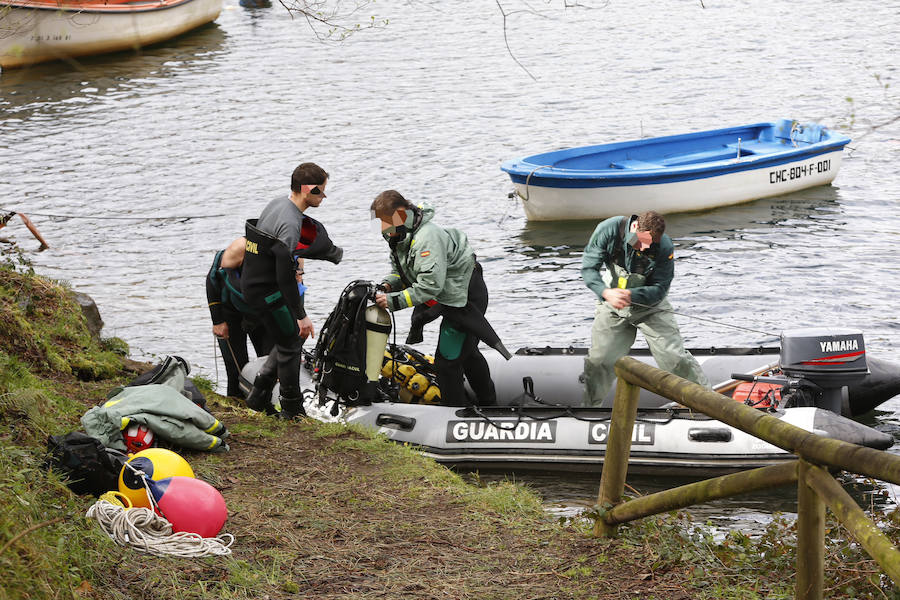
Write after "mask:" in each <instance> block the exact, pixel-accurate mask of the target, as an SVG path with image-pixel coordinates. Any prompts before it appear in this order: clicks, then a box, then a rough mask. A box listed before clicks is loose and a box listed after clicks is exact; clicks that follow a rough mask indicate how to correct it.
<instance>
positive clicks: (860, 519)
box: [594, 356, 900, 600]
mask: <svg viewBox="0 0 900 600" xmlns="http://www.w3.org/2000/svg"><path fill="white" fill-rule="evenodd" d="M616 375H618V377H619V380H618V384H617V387H616V397H615V402H614V404H613V410H612V419H611V421H610V427H609V437H608V438H607V444H606V457H605V459H604V463H603V471H602V473H601V476H600V493H599V496H598V499H597V503H598V505H599V506H600V507H601V508H602V509H607V508H608V510H603V511H602V512H601V514H602V515H603V516H602V518H600V519H597V521H596V523H595V526H594V533H595V535H598V536H612V535H615V531H616V526H617V525H619V524H621V523H626V522H628V521H633V520H635V519H640V518H643V517H647V516H650V515H654V514H659V513H662V512H667V511H670V510H674V509H678V508H685V507H687V506H691V505H693V504H700V503H703V502H709V501H710V500H715V499H719V498H727V497H729V496H734V495H737V494H744V493H747V492H754V491H759V490H763V489H768V488H773V487H779V486H783V485H788V484H793V483H796V484H797V546H798V548H797V580H796V586H795V597H796V598H798V599H802V600H812V599H820V598H822V594H823V581H824V561H825V507H826V506H827V507H828V508H830V509H831V511H832V513H833V514H834V515H835V517H836V518H837V519H838V520H839V521H840V522H841V524H843V525H844V527H846V528H847V530H848V531H849V532H850V533H851V535H853V536H854V537H855V538H856V539H857V541H858V542H859V543H860V545H861V546H862V547H863V548H864V549H865V550H866V552H868V553H869V555H870V556H871V557H872V558H874V559H875V561H876V562H878V564H879V565H880V566H881V568H882V569H884V571H885V573H886V574H887V575H888V576H889V577H890V578H891V579H892V580H893V581H894V583H895V584H896V583H900V550H898V549H897V548H896V547H895V546H894V545H893V544H892V543H891V541H890V540H889V539H888V537H887V536H886V535H884V533H882V532H881V531H880V530H879V529H878V527H877V526H876V525H875V523H873V522H872V521H871V519H869V518H868V517H866V515H865V513H864V512H863V511H862V510H861V509H860V508H859V506H858V505H857V504H856V502H855V501H854V500H853V499H852V498H851V497H850V495H849V494H847V492H846V491H844V489H843V488H842V487H841V485H840V484H839V483H838V482H837V481H835V479H834V477H832V476H831V475H830V474H829V472H828V471H827V470H826V468H823V467H827V468H832V469H834V468H838V469H843V470H845V471H849V472H851V473H856V474H859V475H867V476H869V477H872V478H875V479H880V480H882V481H889V482H891V483H894V484H897V485H900V456H895V455H893V454H888V453H887V452H883V451H880V450H874V449H872V448H865V447H863V446H857V445H856V444H851V443H848V442H843V441H840V440H835V439H831V438H823V437H821V436H818V435H816V434H814V433H810V432H808V431H805V430H803V429H801V428H799V427H796V426H794V425H791V424H789V423H785V422H784V421H782V420H780V419H776V418H775V417H773V416H771V415H768V414H766V413H765V412H763V411H760V410H757V409H754V408H750V407H749V406H746V405H744V404H742V403H740V402H735V401H734V400H731V399H730V398H726V397H724V396H722V395H721V394H718V393H716V392H713V391H711V390H709V389H707V388H704V387H702V386H699V385H696V384H694V383H691V382H689V381H686V380H684V379H681V378H680V377H677V376H675V375H672V374H671V373H667V372H665V371H661V370H659V369H657V368H655V367H652V366H650V365H647V364H645V363H642V362H640V361H638V360H636V359H634V358H631V357H629V356H626V357H624V358H622V359H620V360H619V361H618V362H617V363H616ZM640 388H644V389H646V390H649V391H651V392H654V393H656V394H659V395H660V396H664V397H666V398H669V399H670V400H674V401H675V402H678V403H679V404H682V405H684V406H687V407H688V408H690V409H692V410H696V411H698V412H702V413H703V414H705V415H707V416H710V417H712V418H714V419H716V420H718V421H721V422H723V423H726V424H727V425H731V426H732V427H735V428H737V429H740V430H741V431H744V432H746V433H749V434H750V435H753V436H756V437H758V438H760V439H762V440H764V441H766V442H769V443H770V444H772V445H774V446H778V447H779V448H781V449H783V450H786V451H788V452H791V453H793V454H795V455H796V456H797V457H798V460H788V461H785V462H783V463H779V464H776V465H772V466H769V467H762V468H759V469H752V470H749V471H744V472H741V473H733V474H731V475H724V476H722V477H717V478H714V479H708V480H705V481H700V482H696V483H692V484H689V485H684V486H681V487H677V488H674V489H671V490H666V491H663V492H657V493H655V494H651V495H649V496H643V497H641V498H637V499H634V500H630V501H628V502H624V503H623V502H622V494H623V492H624V490H625V477H626V475H627V472H628V457H629V454H630V453H631V437H632V430H633V428H634V422H635V419H636V418H637V404H638V394H639V392H640Z"/></svg>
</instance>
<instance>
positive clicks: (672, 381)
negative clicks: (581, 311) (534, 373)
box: [616, 356, 900, 485]
mask: <svg viewBox="0 0 900 600" xmlns="http://www.w3.org/2000/svg"><path fill="white" fill-rule="evenodd" d="M616 373H618V374H619V379H622V378H623V377H625V378H627V379H628V381H630V382H631V383H633V384H635V385H637V386H639V387H642V388H644V389H645V390H650V391H651V392H654V393H656V394H659V395H660V396H664V397H666V398H669V399H671V400H674V401H676V402H678V403H679V404H682V405H684V406H687V407H689V408H691V409H693V410H696V411H698V412H702V413H703V414H705V415H708V416H710V417H712V418H714V419H716V420H718V421H722V422H723V423H725V424H727V425H731V426H732V427H737V428H738V429H740V430H741V431H745V432H747V433H749V434H750V435H753V436H756V437H758V438H760V439H762V440H765V441H767V442H769V443H770V444H773V445H775V446H778V447H779V448H782V449H784V450H787V451H788V452H793V453H794V454H797V455H798V456H800V457H801V458H805V459H807V460H808V461H810V462H812V463H815V464H820V465H830V466H834V467H840V468H841V469H844V470H845V471H850V472H851V473H858V474H860V475H868V476H869V477H874V478H875V479H881V480H882V481H889V482H891V483H895V484H897V485H900V457H898V456H896V455H894V454H890V453H888V452H884V451H882V450H875V449H874V448H865V447H863V446H857V445H856V444H851V443H849V442H842V441H841V440H836V439H832V438H825V437H821V436H818V435H816V434H814V433H811V432H809V431H805V430H803V429H801V428H799V427H796V426H794V425H791V424H790V423H785V422H784V421H782V420H781V419H776V418H775V417H773V416H771V415H767V414H766V413H764V412H763V411H761V410H758V409H755V408H750V407H749V406H746V405H745V404H744V403H742V402H735V401H733V400H729V399H727V398H725V397H723V396H722V395H721V394H717V393H716V392H713V391H712V390H708V389H706V388H704V387H703V386H700V385H697V384H696V383H691V382H690V381H687V380H686V379H682V378H680V377H678V376H676V375H672V374H671V373H667V372H665V371H661V370H659V369H657V368H656V367H653V366H651V365H648V364H645V363H642V362H641V361H639V360H637V359H636V358H632V357H630V356H625V357H623V358H620V359H619V360H618V361H617V362H616Z"/></svg>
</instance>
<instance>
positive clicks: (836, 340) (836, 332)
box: [781, 328, 869, 414]
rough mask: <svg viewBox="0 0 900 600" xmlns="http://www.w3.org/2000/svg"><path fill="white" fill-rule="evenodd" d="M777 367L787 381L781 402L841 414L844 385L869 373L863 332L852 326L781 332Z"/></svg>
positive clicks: (844, 404) (845, 396) (845, 404)
mask: <svg viewBox="0 0 900 600" xmlns="http://www.w3.org/2000/svg"><path fill="white" fill-rule="evenodd" d="M781 370H782V372H783V373H784V375H785V376H786V377H787V378H788V379H789V380H795V381H790V382H789V385H788V386H787V389H785V392H786V394H783V396H782V398H783V400H784V401H785V406H815V407H818V408H824V409H826V410H830V411H832V412H835V413H837V414H841V412H842V408H843V407H848V408H847V410H846V411H844V412H846V413H847V414H849V413H850V411H849V396H848V393H847V387H848V386H850V385H853V384H855V383H857V382H859V381H861V380H862V379H863V378H864V377H865V376H866V375H868V374H869V368H868V365H867V363H866V346H865V342H864V341H863V334H862V332H861V331H858V330H856V329H825V328H811V329H795V330H792V331H785V332H782V334H781Z"/></svg>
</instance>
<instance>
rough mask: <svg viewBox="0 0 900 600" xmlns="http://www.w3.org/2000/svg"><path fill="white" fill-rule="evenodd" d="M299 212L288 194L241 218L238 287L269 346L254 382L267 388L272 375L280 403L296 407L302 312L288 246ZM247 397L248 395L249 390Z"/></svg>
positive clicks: (295, 235)
mask: <svg viewBox="0 0 900 600" xmlns="http://www.w3.org/2000/svg"><path fill="white" fill-rule="evenodd" d="M303 222H304V219H303V213H302V212H301V211H300V209H299V208H297V207H296V206H295V205H294V204H293V203H292V202H291V201H290V198H287V197H284V198H279V199H277V200H273V201H272V202H270V203H269V204H268V205H267V206H266V208H265V209H263V212H262V215H261V216H260V218H259V219H251V220H249V221H247V225H246V231H247V248H246V252H245V254H244V269H243V281H242V284H241V285H242V290H243V293H244V298H245V299H246V301H247V303H248V304H249V305H250V306H251V307H252V308H253V309H254V310H256V311H257V312H258V313H259V314H260V318H261V320H262V323H263V325H264V326H265V328H266V331H267V332H268V333H269V335H270V336H271V337H272V339H273V340H274V342H275V345H274V347H273V349H272V351H271V352H270V353H269V357H268V359H267V360H266V362H265V364H264V365H263V366H262V368H261V369H260V370H259V372H258V374H257V378H256V382H254V387H262V388H268V389H269V390H271V388H272V386H274V385H275V379H278V381H279V383H280V389H281V397H282V407H284V405H285V401H287V402H288V403H289V404H290V405H291V407H292V408H293V407H295V406H298V405H299V406H300V409H299V410H296V411H295V410H290V411H289V412H295V413H296V412H301V411H302V404H301V402H300V398H301V394H300V357H301V352H302V345H303V340H302V339H301V338H300V328H299V327H298V326H297V320H299V319H303V318H304V317H306V311H305V310H304V308H303V296H301V295H300V292H299V291H298V289H297V280H296V276H295V273H296V266H297V261H296V258H295V257H294V254H293V252H294V250H296V249H297V246H298V244H299V242H300V238H301V230H302V227H303ZM251 396H253V395H252V394H251Z"/></svg>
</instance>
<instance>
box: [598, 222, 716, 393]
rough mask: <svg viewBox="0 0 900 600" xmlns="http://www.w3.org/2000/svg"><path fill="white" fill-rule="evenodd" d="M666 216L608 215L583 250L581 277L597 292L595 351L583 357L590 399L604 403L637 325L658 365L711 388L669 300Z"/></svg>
mask: <svg viewBox="0 0 900 600" xmlns="http://www.w3.org/2000/svg"><path fill="white" fill-rule="evenodd" d="M665 227H666V224H665V221H664V220H663V218H662V216H660V215H659V214H657V213H655V212H653V211H647V212H645V213H643V214H641V215H640V216H637V215H632V216H631V217H630V218H629V217H624V216H623V217H610V218H609V219H606V220H605V221H603V222H601V223H600V224H599V225H597V228H596V229H595V230H594V233H593V234H592V235H591V239H590V240H589V241H588V244H587V246H586V247H585V249H584V256H583V258H582V260H581V276H582V278H583V279H584V283H585V285H587V286H588V288H590V289H591V290H592V291H593V292H594V293H595V294H597V307H596V311H595V313H594V324H593V326H592V328H591V349H590V351H589V352H588V356H587V358H586V359H585V361H584V372H585V383H586V386H585V387H586V390H585V392H586V399H587V402H588V403H589V404H591V405H592V406H599V405H601V404H602V403H603V401H604V399H605V398H606V395H607V394H608V393H609V390H610V388H611V387H612V384H613V382H614V381H615V377H616V375H615V371H614V370H613V367H614V365H615V363H616V361H617V360H619V359H620V358H622V357H623V356H625V355H626V354H628V351H629V350H630V349H631V345H632V344H633V343H634V340H635V337H636V335H637V331H638V329H640V330H641V333H642V334H643V335H644V339H646V340H647V345H648V346H649V347H650V352H651V353H652V354H653V358H654V359H655V360H656V364H657V366H659V368H660V369H663V370H665V371H669V372H670V373H673V374H675V375H678V376H679V377H683V378H684V379H687V380H689V381H693V382H694V383H698V384H700V385H703V386H706V387H709V386H710V384H709V380H708V379H707V377H706V375H705V374H704V373H703V370H702V369H701V368H700V365H699V364H698V363H697V361H696V359H695V358H694V357H693V356H691V353H690V352H688V351H687V350H685V349H684V342H683V341H682V339H681V332H680V331H679V330H678V323H676V322H675V317H674V315H673V314H672V307H671V306H670V305H669V302H668V301H667V300H666V295H667V294H668V292H669V285H670V284H671V283H672V278H673V277H674V275H675V265H674V262H675V261H674V245H673V244H672V240H671V238H669V236H668V235H666V234H665V233H664V231H665Z"/></svg>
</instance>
